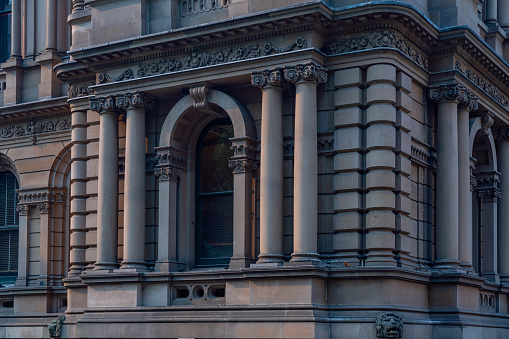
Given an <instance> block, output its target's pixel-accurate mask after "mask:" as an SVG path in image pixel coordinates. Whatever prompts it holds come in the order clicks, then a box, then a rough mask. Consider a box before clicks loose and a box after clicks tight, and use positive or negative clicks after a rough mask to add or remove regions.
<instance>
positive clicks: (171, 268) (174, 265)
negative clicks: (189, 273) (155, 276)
mask: <svg viewBox="0 0 509 339" xmlns="http://www.w3.org/2000/svg"><path fill="white" fill-rule="evenodd" d="M155 271H156V272H178V271H179V263H178V262H177V261H173V260H164V261H157V262H156V267H155Z"/></svg>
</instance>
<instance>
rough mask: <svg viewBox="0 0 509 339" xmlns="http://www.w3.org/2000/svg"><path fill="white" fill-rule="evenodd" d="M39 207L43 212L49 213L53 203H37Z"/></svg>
mask: <svg viewBox="0 0 509 339" xmlns="http://www.w3.org/2000/svg"><path fill="white" fill-rule="evenodd" d="M37 209H38V210H39V211H40V212H41V214H48V213H49V211H50V210H51V205H50V204H49V203H43V204H39V205H37Z"/></svg>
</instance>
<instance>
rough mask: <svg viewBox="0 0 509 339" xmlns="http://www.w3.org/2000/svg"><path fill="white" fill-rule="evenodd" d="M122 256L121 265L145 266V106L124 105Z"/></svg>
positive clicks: (127, 266)
mask: <svg viewBox="0 0 509 339" xmlns="http://www.w3.org/2000/svg"><path fill="white" fill-rule="evenodd" d="M126 113H127V121H126V149H125V180H124V258H123V261H122V267H121V268H123V269H125V268H140V269H145V268H146V264H145V109H144V108H139V107H128V108H127V109H126Z"/></svg>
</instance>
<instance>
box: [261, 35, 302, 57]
mask: <svg viewBox="0 0 509 339" xmlns="http://www.w3.org/2000/svg"><path fill="white" fill-rule="evenodd" d="M307 46H308V43H307V41H306V39H304V38H303V37H298V38H297V39H295V41H294V42H292V43H291V44H289V45H288V46H286V47H285V48H279V47H277V46H276V45H274V44H273V43H272V42H267V43H266V44H265V45H264V46H263V54H265V55H269V54H270V53H272V52H276V53H286V52H290V51H291V50H292V49H294V48H295V47H298V48H300V49H304V48H307Z"/></svg>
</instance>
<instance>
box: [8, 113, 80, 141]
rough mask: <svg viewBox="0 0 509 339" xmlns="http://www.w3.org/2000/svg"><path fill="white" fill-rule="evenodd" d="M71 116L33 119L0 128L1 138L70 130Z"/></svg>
mask: <svg viewBox="0 0 509 339" xmlns="http://www.w3.org/2000/svg"><path fill="white" fill-rule="evenodd" d="M71 127H72V126H71V118H60V119H51V120H43V121H31V122H27V123H24V124H20V125H11V126H6V127H2V128H0V139H10V138H13V137H14V138H15V137H23V136H34V135H36V134H42V133H51V132H58V131H68V130H70V129H71Z"/></svg>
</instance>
